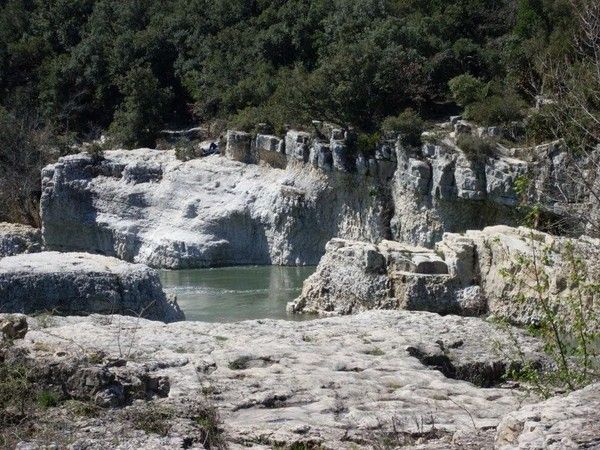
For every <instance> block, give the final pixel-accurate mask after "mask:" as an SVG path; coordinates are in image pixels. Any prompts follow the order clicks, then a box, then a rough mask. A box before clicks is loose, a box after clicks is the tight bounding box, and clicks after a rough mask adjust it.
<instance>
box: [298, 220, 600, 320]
mask: <svg viewBox="0 0 600 450" xmlns="http://www.w3.org/2000/svg"><path fill="white" fill-rule="evenodd" d="M326 249H327V251H326V254H325V256H324V257H323V258H322V260H321V262H320V263H319V266H318V267H317V270H316V272H315V273H314V274H313V275H312V276H311V277H309V278H308V279H307V280H306V281H305V282H304V287H303V290H302V294H301V295H300V297H299V298H297V299H296V300H295V301H294V302H292V303H290V304H289V306H288V309H289V310H290V311H292V312H306V313H318V314H324V315H330V314H350V313H354V312H357V311H362V310H366V309H398V308H399V309H409V310H419V311H431V312H437V313H440V314H452V313H454V314H463V315H483V314H489V315H493V316H495V317H497V318H501V319H505V320H508V321H510V322H512V323H515V324H519V325H529V324H538V323H539V322H540V320H542V318H543V317H544V311H543V305H542V302H541V300H540V298H539V295H538V291H537V289H536V284H535V281H536V272H537V274H538V277H539V283H540V287H542V286H543V285H545V283H546V280H547V282H548V286H547V289H545V290H544V291H543V292H542V293H541V295H542V296H543V300H544V301H547V302H548V305H549V308H550V309H551V310H552V311H555V312H559V313H560V314H562V317H563V318H564V319H565V321H566V323H567V324H568V323H569V321H570V320H575V317H571V316H572V315H573V312H572V311H571V312H570V311H569V309H568V307H567V306H566V305H569V304H570V303H572V302H573V301H575V300H576V301H578V302H581V304H583V305H587V306H586V308H591V309H590V311H596V313H600V311H598V305H597V302H595V301H594V295H595V290H594V289H593V286H590V287H588V288H586V287H585V286H579V287H580V289H578V284H577V281H573V280H574V278H573V276H574V275H578V276H584V274H585V277H587V280H588V281H587V282H588V284H589V282H593V281H594V280H598V279H600V263H599V261H600V258H599V257H598V256H599V253H600V240H598V239H591V238H587V237H582V238H580V239H568V238H564V237H556V236H551V235H549V234H546V233H541V232H537V231H533V230H530V229H527V228H522V227H521V228H512V227H507V226H503V225H498V226H494V227H487V228H485V229H483V230H480V231H467V232H466V233H464V234H454V233H446V234H445V235H444V238H443V240H442V241H441V242H439V243H438V244H437V245H436V249H435V250H430V249H426V248H419V247H412V246H409V245H406V244H401V243H398V242H392V241H382V242H380V243H379V244H371V243H368V242H356V241H347V240H340V239H334V240H332V241H331V242H330V243H329V244H327V247H326ZM570 255H572V256H570ZM534 264H536V265H534ZM575 266H577V267H578V268H577V270H578V271H579V272H578V273H574V272H573V270H574V267H575Z"/></svg>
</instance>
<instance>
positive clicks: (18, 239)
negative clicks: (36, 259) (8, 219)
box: [0, 222, 42, 258]
mask: <svg viewBox="0 0 600 450" xmlns="http://www.w3.org/2000/svg"><path fill="white" fill-rule="evenodd" d="M40 251H42V233H41V231H40V230H39V229H36V228H33V227H30V226H27V225H21V224H16V223H5V222H3V223H0V258H1V257H3V256H13V255H18V254H19V253H35V252H40Z"/></svg>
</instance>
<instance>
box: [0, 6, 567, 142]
mask: <svg viewBox="0 0 600 450" xmlns="http://www.w3.org/2000/svg"><path fill="white" fill-rule="evenodd" d="M570 7H571V6H570V4H569V3H568V0H456V1H453V2H446V1H440V0H268V1H267V0H164V1H161V2H156V1H153V0H131V1H127V2H123V1H120V0H0V93H1V96H0V98H1V104H2V106H4V107H5V108H6V109H8V110H11V111H14V110H18V109H23V108H26V109H28V110H29V111H31V110H35V111H37V112H38V113H39V116H40V117H41V118H43V120H44V121H45V122H47V123H52V124H53V126H54V127H55V128H57V129H61V130H64V131H72V132H75V133H77V134H79V135H81V136H84V135H86V134H89V133H92V132H94V131H96V132H97V130H103V129H108V128H109V127H110V129H111V130H112V131H114V132H115V133H116V134H118V135H119V136H120V137H121V138H122V142H123V143H125V144H126V145H129V146H135V145H149V144H151V141H152V140H153V134H154V133H155V132H156V130H158V129H160V127H161V126H163V125H173V126H175V125H182V124H189V123H190V122H206V121H211V120H213V119H224V120H226V121H228V122H232V123H235V124H239V125H240V126H249V125H248V124H251V123H252V122H253V121H258V122H265V121H266V122H270V123H271V124H272V125H273V126H274V127H275V128H278V127H280V126H281V125H283V124H284V123H291V124H294V123H302V122H304V123H306V122H307V121H309V120H311V119H321V120H329V121H333V122H336V123H339V124H340V125H342V126H354V127H357V128H358V129H361V130H363V131H367V132H374V131H376V130H377V129H379V128H380V125H381V123H382V122H383V121H384V120H385V118H386V117H397V116H398V114H400V113H401V112H402V111H404V110H406V109H407V108H412V109H414V110H415V111H418V112H419V113H420V114H421V115H424V116H428V115H435V114H439V113H440V112H444V111H448V110H450V109H451V108H452V105H453V101H454V97H453V96H452V93H451V92H450V90H449V88H448V82H449V81H450V80H452V79H453V78H455V77H457V76H460V75H469V76H471V77H472V78H474V79H477V80H480V81H481V83H488V82H492V81H493V82H495V83H496V84H497V85H502V86H503V89H504V87H506V89H510V90H512V91H514V92H516V93H518V95H520V96H522V97H524V98H525V99H526V97H527V95H529V92H530V91H529V87H530V86H529V84H530V83H531V80H535V78H536V77H539V76H540V75H539V73H536V70H537V68H536V67H535V63H534V61H535V60H536V58H537V57H539V56H540V55H542V54H544V53H551V52H554V53H559V52H561V51H565V50H564V49H565V47H566V44H565V42H566V41H568V39H569V38H570V34H571V33H570V27H572V17H571V16H572V14H571V13H570ZM503 89H501V90H503Z"/></svg>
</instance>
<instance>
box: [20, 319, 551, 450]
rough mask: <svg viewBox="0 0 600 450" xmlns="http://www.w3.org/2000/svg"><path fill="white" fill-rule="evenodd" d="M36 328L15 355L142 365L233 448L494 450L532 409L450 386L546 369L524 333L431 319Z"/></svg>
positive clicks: (95, 322) (510, 397)
mask: <svg viewBox="0 0 600 450" xmlns="http://www.w3.org/2000/svg"><path fill="white" fill-rule="evenodd" d="M30 320H31V319H30ZM34 322H35V321H33V320H31V327H30V328H32V329H33V330H32V331H30V332H29V333H28V334H27V336H26V338H25V340H24V341H21V343H19V344H17V345H20V346H25V347H27V348H29V349H30V350H31V352H32V355H31V356H33V357H48V355H52V354H56V355H57V356H56V357H57V358H69V357H70V355H71V354H78V355H81V354H82V352H84V353H89V354H94V353H95V352H98V351H102V352H104V353H105V354H106V353H107V354H108V355H109V356H121V357H122V358H124V359H126V360H127V361H128V363H127V364H128V365H129V364H143V365H144V367H146V370H148V371H149V373H150V374H151V375H152V376H161V377H162V376H166V377H168V378H169V382H170V392H169V397H168V399H167V400H168V401H172V402H181V401H182V400H184V399H188V400H192V401H193V399H194V398H196V399H197V398H202V399H203V400H208V401H210V402H212V403H213V404H214V405H215V406H216V408H217V410H218V411H219V413H220V415H221V417H222V419H223V421H224V427H225V433H226V439H227V441H228V442H230V443H231V444H232V445H233V446H236V445H248V446H253V445H259V446H260V445H263V446H266V447H267V448H268V447H273V446H278V445H291V444H294V443H304V444H307V445H308V444H309V445H313V446H317V445H322V446H323V447H324V448H335V449H341V448H357V447H358V448H360V447H363V446H368V445H373V443H376V442H385V441H387V442H389V439H395V441H394V442H404V443H405V444H406V443H412V444H417V443H418V439H420V438H423V436H435V440H436V442H437V443H438V444H439V445H440V446H439V447H435V448H450V447H452V446H454V447H460V445H461V444H460V442H459V441H460V439H461V438H460V436H463V438H464V436H471V437H472V438H475V441H477V446H476V448H480V447H481V446H483V447H485V446H486V445H487V446H489V445H491V443H492V440H493V432H494V429H495V427H496V426H497V425H498V423H499V422H500V419H501V418H502V417H503V416H504V415H505V414H507V413H509V412H511V411H515V410H517V409H518V408H519V407H520V406H521V404H522V403H523V402H524V401H525V398H526V397H525V396H524V394H523V392H520V391H518V390H514V389H513V390H511V389H505V388H497V387H496V388H487V389H484V388H481V387H478V386H477V385H475V384H472V383H469V382H466V381H462V380H459V379H454V378H450V377H451V376H454V377H456V378H463V379H466V378H469V376H470V374H471V375H472V374H473V373H474V372H477V373H488V375H489V374H493V373H495V372H494V370H491V371H489V370H488V369H489V368H490V367H492V368H493V367H498V366H503V365H506V364H508V363H509V361H510V360H511V359H512V357H515V344H514V343H515V342H516V341H518V342H519V343H520V346H521V348H522V350H523V351H524V352H525V355H526V357H527V358H529V359H532V360H538V359H541V357H540V354H539V353H537V351H538V344H537V342H536V341H535V340H533V339H531V338H527V337H525V336H523V335H522V334H520V333H519V332H516V331H515V334H514V335H513V336H512V337H509V335H508V333H505V332H502V331H499V330H498V329H497V328H495V326H494V325H492V324H489V323H487V322H485V321H483V320H481V319H477V318H464V317H458V316H447V317H440V316H439V315H436V314H431V313H425V312H407V311H370V312H365V313H361V314H359V315H356V316H347V317H336V318H329V319H320V320H314V321H306V322H286V321H273V320H259V321H247V322H240V323H231V324H207V323H198V322H178V323H173V324H169V325H165V324H161V323H159V322H148V321H145V320H139V319H134V318H127V317H121V316H108V317H106V316H90V317H87V318H73V317H66V318H60V317H57V318H51V321H50V322H49V323H44V326H45V328H40V327H39V326H36V325H35V323H34ZM515 339H516V341H515ZM411 355H412V356H411ZM421 361H423V362H421ZM436 368H438V369H440V370H441V371H440V370H436ZM111 370H113V369H111ZM442 371H443V372H444V373H445V374H446V375H444V373H442ZM489 376H492V375H489ZM475 379H477V377H475ZM487 381H490V380H487ZM496 381H499V380H496ZM393 429H394V430H395V431H394V432H393V433H392V430H393ZM184 438H185V436H181V439H182V440H183V439H184ZM413 438H414V440H411V439H413ZM107 439H108V437H107ZM173 439H175V440H176V438H174V437H173V436H171V439H170V440H169V442H170V444H169V445H174V444H173V442H174V441H173ZM453 439H454V441H453ZM456 439H458V440H459V441H457V440H456ZM479 439H483V441H478V440H479ZM182 442H183V441H182ZM438 444H436V445H438ZM112 445H116V444H114V443H113V444H112ZM432 445H433V443H432ZM123 448H125V447H123ZM165 448H166V447H165ZM424 448H433V447H424Z"/></svg>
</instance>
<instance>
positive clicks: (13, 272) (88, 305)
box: [0, 252, 184, 322]
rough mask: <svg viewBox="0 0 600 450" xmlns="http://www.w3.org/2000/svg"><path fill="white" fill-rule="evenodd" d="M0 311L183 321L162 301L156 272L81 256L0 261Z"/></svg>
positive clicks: (174, 308) (45, 255)
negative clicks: (139, 317)
mask: <svg viewBox="0 0 600 450" xmlns="http://www.w3.org/2000/svg"><path fill="white" fill-rule="evenodd" d="M0 312H3V313H24V314H35V313H44V312H47V313H53V314H61V315H88V314H94V313H100V314H124V315H133V316H141V317H145V318H148V319H152V320H160V321H163V322H173V321H177V320H183V319H184V315H183V313H182V312H181V310H180V309H179V307H178V306H177V303H176V302H174V301H170V300H168V299H167V297H166V295H165V293H164V292H163V290H162V286H161V283H160V280H159V278H158V273H157V272H156V271H154V270H152V269H150V268H148V267H146V266H144V265H141V264H130V263H126V262H123V261H120V260H118V259H115V258H109V257H105V256H100V255H90V254H85V253H58V252H42V253H34V254H28V255H27V254H25V255H18V256H11V257H6V258H3V259H0Z"/></svg>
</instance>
